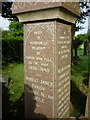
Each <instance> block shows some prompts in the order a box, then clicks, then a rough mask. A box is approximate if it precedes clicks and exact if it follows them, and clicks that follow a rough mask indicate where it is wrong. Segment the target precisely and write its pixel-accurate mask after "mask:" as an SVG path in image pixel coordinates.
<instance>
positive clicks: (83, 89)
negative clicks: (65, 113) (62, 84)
mask: <svg viewBox="0 0 90 120" xmlns="http://www.w3.org/2000/svg"><path fill="white" fill-rule="evenodd" d="M78 56H79V58H80V60H78V62H79V63H80V64H77V65H74V66H72V68H71V116H76V117H79V116H81V115H82V116H84V114H85V105H86V97H87V93H88V73H89V71H88V57H89V56H88V55H87V56H84V55H83V49H79V50H78Z"/></svg>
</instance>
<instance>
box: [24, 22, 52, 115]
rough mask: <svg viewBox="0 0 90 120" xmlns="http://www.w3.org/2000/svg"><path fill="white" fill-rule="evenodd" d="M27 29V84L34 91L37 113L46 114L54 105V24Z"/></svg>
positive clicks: (31, 26)
mask: <svg viewBox="0 0 90 120" xmlns="http://www.w3.org/2000/svg"><path fill="white" fill-rule="evenodd" d="M25 29H26V30H25V43H24V46H25V47H24V48H25V49H24V51H25V57H24V60H25V71H26V73H25V81H26V82H25V83H26V84H28V85H29V86H30V87H31V88H32V89H33V93H34V95H35V100H36V106H37V107H36V109H35V111H36V112H37V111H41V113H43V114H44V113H46V112H47V111H49V109H50V107H51V109H53V104H54V103H53V101H54V94H53V89H54V78H53V71H54V69H53V67H54V66H53V62H54V41H53V40H54V23H53V22H50V23H46V24H45V23H40V24H38V23H36V24H26V25H25ZM52 33H53V34H52ZM45 103H47V104H49V106H47V104H45ZM45 105H46V106H45ZM45 107H47V111H45V109H44V108H45ZM48 114H51V115H49V116H53V113H48V112H47V115H48Z"/></svg>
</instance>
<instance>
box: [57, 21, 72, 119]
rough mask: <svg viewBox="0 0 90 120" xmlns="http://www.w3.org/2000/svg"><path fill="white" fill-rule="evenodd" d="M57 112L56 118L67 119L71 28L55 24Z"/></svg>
mask: <svg viewBox="0 0 90 120" xmlns="http://www.w3.org/2000/svg"><path fill="white" fill-rule="evenodd" d="M57 59H58V65H57V66H58V68H57V71H58V72H57V75H58V77H57V101H58V103H57V111H58V117H61V118H63V117H66V118H68V117H69V106H70V62H71V26H69V25H66V24H62V23H58V22H57Z"/></svg>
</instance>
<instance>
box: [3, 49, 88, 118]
mask: <svg viewBox="0 0 90 120" xmlns="http://www.w3.org/2000/svg"><path fill="white" fill-rule="evenodd" d="M78 55H79V57H80V60H78V62H79V63H80V64H77V65H74V66H72V67H71V107H70V111H71V112H70V115H71V116H77V117H78V116H80V115H84V112H85V103H86V95H87V91H88V87H87V85H88V56H83V49H79V51H78ZM3 75H4V76H9V77H10V83H9V85H8V86H7V87H3V118H4V119H7V118H9V117H10V116H11V117H12V118H24V65H23V64H22V63H11V64H9V65H8V66H3Z"/></svg>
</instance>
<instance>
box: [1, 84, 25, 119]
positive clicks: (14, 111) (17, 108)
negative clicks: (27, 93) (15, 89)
mask: <svg viewBox="0 0 90 120" xmlns="http://www.w3.org/2000/svg"><path fill="white" fill-rule="evenodd" d="M10 96H11V94H10V92H9V89H8V87H6V86H3V89H2V120H7V119H9V118H13V119H16V118H20V119H22V118H24V93H23V94H22V95H21V97H20V98H19V99H18V100H17V101H16V102H12V101H11V100H10Z"/></svg>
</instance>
